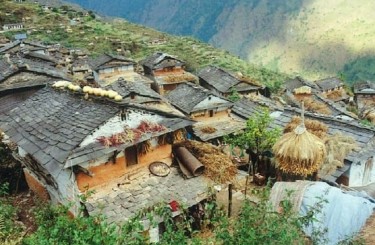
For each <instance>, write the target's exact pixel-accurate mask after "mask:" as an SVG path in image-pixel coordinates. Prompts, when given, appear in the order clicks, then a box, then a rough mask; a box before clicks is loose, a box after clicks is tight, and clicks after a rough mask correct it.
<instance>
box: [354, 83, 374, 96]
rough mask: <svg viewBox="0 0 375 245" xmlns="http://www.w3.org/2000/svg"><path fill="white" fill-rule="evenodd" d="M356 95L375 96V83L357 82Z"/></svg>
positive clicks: (355, 86)
mask: <svg viewBox="0 0 375 245" xmlns="http://www.w3.org/2000/svg"><path fill="white" fill-rule="evenodd" d="M354 94H375V82H371V81H361V82H356V83H355V84H354Z"/></svg>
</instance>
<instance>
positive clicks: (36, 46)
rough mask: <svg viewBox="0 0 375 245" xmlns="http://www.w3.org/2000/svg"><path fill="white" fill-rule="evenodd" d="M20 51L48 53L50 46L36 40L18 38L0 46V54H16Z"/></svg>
mask: <svg viewBox="0 0 375 245" xmlns="http://www.w3.org/2000/svg"><path fill="white" fill-rule="evenodd" d="M20 51H21V52H26V51H32V52H36V53H40V54H48V47H47V46H45V45H43V44H40V43H36V42H31V41H27V40H23V41H20V40H18V41H14V42H11V43H9V44H7V45H5V46H4V47H2V48H0V55H3V54H15V53H18V52H20Z"/></svg>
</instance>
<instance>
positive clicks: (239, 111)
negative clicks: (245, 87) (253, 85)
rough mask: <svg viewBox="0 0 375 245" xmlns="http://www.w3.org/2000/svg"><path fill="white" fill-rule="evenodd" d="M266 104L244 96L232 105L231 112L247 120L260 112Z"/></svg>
mask: <svg viewBox="0 0 375 245" xmlns="http://www.w3.org/2000/svg"><path fill="white" fill-rule="evenodd" d="M264 107H265V106H263V105H261V104H258V103H256V102H253V101H250V100H248V99H246V98H242V99H240V100H238V101H236V102H235V103H234V105H233V107H232V110H231V114H234V115H235V116H236V117H239V118H241V119H244V120H247V119H249V118H250V117H252V116H253V115H255V114H256V113H260V112H261V111H262V108H264Z"/></svg>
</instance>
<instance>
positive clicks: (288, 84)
mask: <svg viewBox="0 0 375 245" xmlns="http://www.w3.org/2000/svg"><path fill="white" fill-rule="evenodd" d="M302 86H308V87H310V88H312V89H313V90H315V89H318V86H317V85H316V84H315V83H312V82H310V81H307V80H305V79H303V78H302V77H300V76H296V77H295V78H293V79H289V80H286V81H285V82H284V84H283V87H284V88H286V89H287V90H289V91H291V92H293V91H294V89H296V88H300V87H302Z"/></svg>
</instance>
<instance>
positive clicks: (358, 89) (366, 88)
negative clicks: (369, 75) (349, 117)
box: [353, 81, 375, 109]
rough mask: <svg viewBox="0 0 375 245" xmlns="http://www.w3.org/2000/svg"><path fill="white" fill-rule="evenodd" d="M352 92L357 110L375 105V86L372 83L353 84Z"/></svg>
mask: <svg viewBox="0 0 375 245" xmlns="http://www.w3.org/2000/svg"><path fill="white" fill-rule="evenodd" d="M353 90H354V96H355V98H354V99H355V101H356V102H357V107H358V109H362V108H364V107H368V106H373V105H374V104H375V84H374V83H373V82H371V81H361V82H357V83H355V84H354V87H353Z"/></svg>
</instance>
